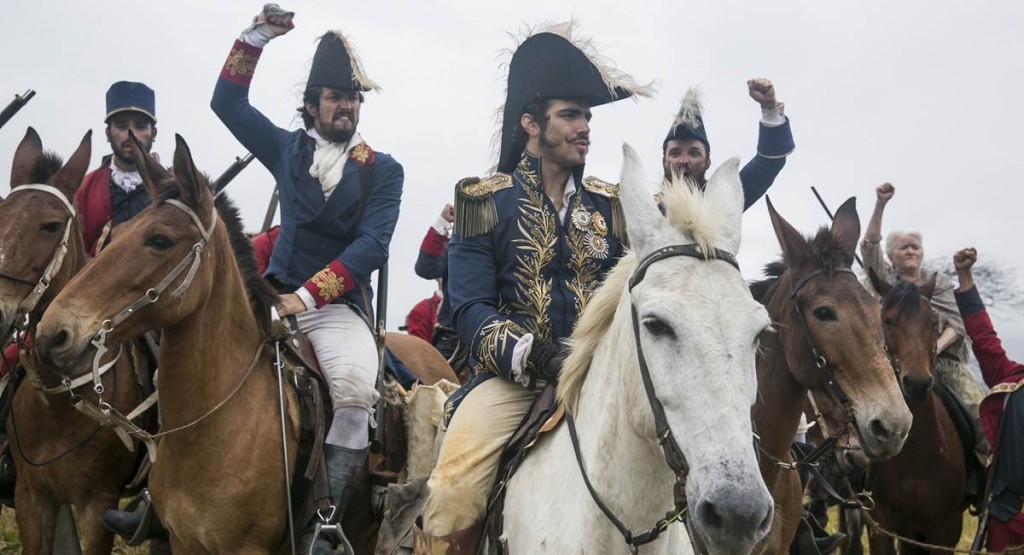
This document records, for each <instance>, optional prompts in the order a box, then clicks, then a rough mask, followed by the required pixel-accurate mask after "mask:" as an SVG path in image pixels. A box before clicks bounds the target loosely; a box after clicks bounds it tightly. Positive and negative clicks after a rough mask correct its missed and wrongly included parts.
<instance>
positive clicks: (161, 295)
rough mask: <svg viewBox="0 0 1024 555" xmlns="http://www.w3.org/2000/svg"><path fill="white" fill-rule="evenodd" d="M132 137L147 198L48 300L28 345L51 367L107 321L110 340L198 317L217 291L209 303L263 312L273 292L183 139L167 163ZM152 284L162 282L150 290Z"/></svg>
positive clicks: (68, 364)
mask: <svg viewBox="0 0 1024 555" xmlns="http://www.w3.org/2000/svg"><path fill="white" fill-rule="evenodd" d="M132 140H133V148H132V149H131V151H132V157H133V158H134V159H135V165H136V167H137V168H138V169H139V173H140V174H141V176H142V179H143V183H144V184H145V186H146V188H147V190H148V191H149V194H150V197H151V201H152V202H151V203H150V205H149V206H148V207H147V208H146V209H145V210H143V211H142V212H141V213H139V214H138V215H137V216H136V217H134V218H132V219H131V220H130V221H128V222H126V223H124V224H122V225H121V226H119V228H118V233H116V234H115V235H114V237H113V240H112V241H111V243H110V244H109V245H108V246H107V247H106V248H105V249H104V250H103V251H102V252H101V253H100V254H99V255H98V256H97V257H96V258H95V259H94V260H93V262H92V263H91V264H89V265H88V266H87V267H86V268H85V269H84V270H83V271H81V272H80V273H79V274H78V275H77V276H75V278H74V279H73V280H72V281H71V283H69V284H68V286H67V288H66V289H65V291H64V292H63V293H62V294H61V295H59V296H58V297H57V298H56V299H55V300H54V303H53V305H52V306H53V307H54V309H55V310H52V311H50V312H48V313H47V314H46V315H45V316H44V317H43V319H42V321H40V323H39V327H38V331H37V335H36V346H37V349H38V350H39V353H40V356H41V357H42V358H43V359H44V361H45V362H47V363H50V364H52V365H53V366H54V367H64V368H65V370H68V371H70V370H72V369H74V368H77V367H79V366H80V365H81V364H83V363H84V362H86V361H88V360H90V358H91V349H90V340H92V339H93V338H94V337H95V336H96V335H97V333H98V332H99V331H100V330H101V329H103V328H104V327H106V328H111V326H112V329H110V331H109V333H108V334H107V341H108V343H109V344H116V343H117V342H119V341H123V340H125V339H128V338H132V337H136V336H138V335H140V334H142V333H145V332H146V331H149V330H155V329H162V328H170V327H173V326H175V325H178V324H180V323H182V322H183V321H184V320H186V319H188V318H191V317H198V315H199V314H201V313H202V312H203V311H204V310H206V309H207V308H208V307H209V302H210V301H211V299H220V301H219V302H220V303H221V304H220V305H218V306H221V305H223V306H227V305H226V304H225V303H228V302H232V303H233V302H238V303H239V304H242V305H244V304H246V303H247V302H251V303H252V304H253V305H255V304H259V305H260V308H259V310H260V311H261V312H262V314H263V315H264V318H265V315H266V314H268V312H267V310H268V307H269V305H271V304H272V303H273V299H274V298H275V295H274V293H273V291H272V290H271V289H269V286H268V285H267V284H266V283H265V282H264V281H263V280H262V278H260V277H259V275H258V274H257V273H256V271H255V262H254V261H253V254H252V246H251V243H249V241H248V239H247V238H246V236H245V235H244V233H243V232H242V228H241V222H240V219H239V217H238V212H237V210H235V209H234V207H233V206H231V204H230V202H229V201H227V199H226V197H221V198H220V199H218V200H216V201H215V199H214V196H213V193H212V192H211V190H210V186H209V182H208V181H207V178H206V177H205V176H204V175H203V174H202V173H200V172H199V171H198V170H197V169H196V167H195V164H194V163H193V161H192V154H191V152H190V151H189V148H188V145H187V144H186V143H185V141H184V139H182V138H181V137H180V136H178V137H176V140H177V145H176V149H175V154H174V166H173V172H167V171H166V170H165V169H164V168H162V167H161V166H160V165H159V164H158V163H157V162H156V161H155V160H153V159H152V158H151V157H150V156H147V155H145V154H144V152H145V150H144V149H143V148H141V147H140V145H139V144H138V142H137V141H135V138H134V136H132ZM215 204H216V206H217V209H216V210H215V208H214V207H215ZM206 233H209V234H210V235H209V240H206V239H205V238H204V234H206ZM190 253H197V254H196V255H191V254H190ZM190 256H192V258H191V259H190ZM235 256H238V258H239V263H237V264H236V262H235ZM239 268H241V270H239ZM176 272H177V273H176ZM175 273H176V274H175ZM243 273H244V274H245V277H244V278H243V277H242V274H243ZM243 279H244V280H245V281H244V282H243ZM167 280H169V281H167ZM165 282H166V283H165ZM161 283H165V285H166V287H165V288H164V289H163V290H162V291H158V289H160V287H159V286H160V284H161ZM254 290H255V291H256V293H257V295H256V296H255V297H254V296H252V295H251V293H252V292H253V291H254ZM246 293H250V297H249V299H248V300H247V299H246V296H245V295H246ZM147 296H149V297H150V298H155V300H154V301H153V302H151V303H148V304H142V305H141V306H139V307H138V308H137V309H136V310H134V311H132V313H131V314H130V315H127V316H126V317H125V318H123V321H121V322H116V321H113V322H111V321H112V320H115V319H116V316H117V315H119V314H122V315H124V314H125V309H127V308H128V307H129V306H132V305H133V303H136V302H138V301H140V299H144V298H146V297H147ZM233 306H239V305H238V304H235V305H233ZM254 310H255V308H254ZM51 313H52V314H51ZM195 339H196V340H197V341H199V340H202V339H201V338H198V337H197V338H195Z"/></svg>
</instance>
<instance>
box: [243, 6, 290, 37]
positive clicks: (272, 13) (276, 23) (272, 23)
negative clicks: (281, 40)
mask: <svg viewBox="0 0 1024 555" xmlns="http://www.w3.org/2000/svg"><path fill="white" fill-rule="evenodd" d="M294 17H295V12H286V11H284V10H283V9H281V6H278V5H277V4H264V5H263V11H261V12H260V13H259V15H257V16H256V17H254V18H252V25H253V27H259V26H260V25H266V28H267V30H268V31H270V33H271V34H272V35H273V36H275V37H279V36H281V35H283V34H285V33H287V32H288V31H291V30H292V29H294V28H295V23H293V22H292V19H293V18H294Z"/></svg>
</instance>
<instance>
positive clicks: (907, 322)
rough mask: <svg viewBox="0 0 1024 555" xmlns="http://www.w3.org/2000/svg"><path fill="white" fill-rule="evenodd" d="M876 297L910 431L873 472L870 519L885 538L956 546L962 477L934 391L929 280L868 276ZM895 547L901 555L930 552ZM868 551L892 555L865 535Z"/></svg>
mask: <svg viewBox="0 0 1024 555" xmlns="http://www.w3.org/2000/svg"><path fill="white" fill-rule="evenodd" d="M869 276H870V277H871V281H872V284H873V285H874V286H875V289H876V290H877V291H878V292H879V293H881V294H882V323H883V328H884V330H885V344H886V346H887V347H888V349H889V355H890V357H891V359H892V362H893V366H894V367H895V368H896V369H897V371H898V373H899V375H900V383H901V384H902V386H903V394H904V398H905V399H906V401H907V405H908V406H909V407H910V412H911V414H913V415H914V427H913V428H912V429H911V430H910V434H909V435H908V436H907V441H906V443H905V444H904V445H903V449H902V450H901V451H900V453H899V455H896V456H895V457H893V458H891V459H888V460H886V461H883V462H881V463H878V464H876V465H874V466H873V467H872V468H871V471H870V475H869V479H868V480H869V481H868V487H869V489H870V490H871V491H872V492H873V497H874V500H875V509H874V510H873V511H871V515H872V517H873V518H874V519H875V520H876V521H877V522H878V524H879V525H880V526H881V527H882V528H884V529H886V530H889V531H891V532H895V533H896V534H899V535H901V536H904V537H907V538H911V539H913V540H917V541H921V542H925V543H930V544H936V545H943V546H946V547H951V548H952V547H955V546H956V544H957V542H958V541H959V540H960V531H961V527H962V525H963V507H964V506H963V502H964V493H965V489H966V479H967V471H966V467H965V462H964V451H963V447H962V445H961V443H960V438H959V436H958V434H957V431H956V428H955V427H954V424H953V420H952V419H951V418H950V416H949V413H948V412H946V408H945V406H944V405H943V403H942V401H941V400H940V399H939V397H938V395H937V394H936V393H935V392H934V391H933V389H932V386H933V385H934V383H935V379H934V377H933V375H932V363H933V361H934V360H935V339H936V335H935V331H936V327H937V325H938V317H937V316H936V315H935V312H934V311H933V310H932V308H931V303H930V300H931V297H932V293H934V291H935V275H932V278H931V279H930V280H929V281H928V282H927V283H925V284H924V285H923V286H921V288H920V289H919V288H918V287H917V286H916V285H914V284H913V283H910V282H908V281H901V282H899V283H898V284H897V285H895V286H893V285H891V284H889V283H888V282H885V281H884V280H881V279H879V278H878V277H877V276H876V275H875V274H874V272H869ZM929 552H930V551H929V550H922V549H920V548H917V547H914V546H912V545H909V544H901V546H900V553H929ZM871 553H872V554H886V553H892V554H895V553H896V546H895V545H894V543H893V541H892V540H891V539H890V538H889V537H888V536H885V535H883V534H873V535H872V536H871Z"/></svg>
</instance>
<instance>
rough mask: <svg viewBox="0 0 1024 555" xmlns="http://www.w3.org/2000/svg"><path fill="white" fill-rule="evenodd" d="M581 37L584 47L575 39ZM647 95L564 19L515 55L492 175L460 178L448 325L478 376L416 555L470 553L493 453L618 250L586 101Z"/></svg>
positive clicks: (460, 401)
mask: <svg viewBox="0 0 1024 555" xmlns="http://www.w3.org/2000/svg"><path fill="white" fill-rule="evenodd" d="M581 45H582V46H581ZM634 94H642V95H647V94H648V91H647V90H646V88H644V87H640V86H638V85H637V84H636V83H635V82H634V81H633V79H632V78H630V77H629V76H628V75H625V74H623V73H621V72H618V71H616V70H614V69H613V68H610V67H609V66H608V64H606V63H603V62H602V61H601V59H600V58H599V57H598V56H597V54H596V52H593V50H592V48H591V47H590V46H589V42H583V41H577V40H576V38H575V37H574V36H573V26H572V24H571V23H570V24H563V25H558V26H552V27H550V28H547V29H544V30H543V31H541V32H537V33H535V34H532V35H531V36H529V37H527V38H526V39H525V40H524V41H522V43H521V44H520V45H519V46H518V48H517V49H516V51H515V53H514V54H513V55H512V59H511V61H510V62H509V74H508V89H507V96H506V101H505V106H504V113H503V120H502V126H501V151H500V154H499V160H498V171H499V172H501V173H498V174H496V175H493V176H491V177H487V178H484V179H478V178H467V179H463V180H462V181H460V182H459V183H458V185H456V190H455V195H456V209H455V213H456V218H455V229H454V233H453V235H452V238H451V241H450V245H449V265H450V266H449V267H450V269H451V271H450V272H449V285H448V289H449V295H450V298H451V302H452V310H453V323H454V326H455V330H456V333H457V334H458V336H459V338H460V339H461V341H462V342H463V343H464V344H465V345H467V346H468V347H469V349H470V353H471V356H472V358H473V365H474V370H475V372H476V374H475V376H474V377H473V378H472V379H471V380H470V381H469V382H468V383H467V384H466V385H465V386H463V387H462V388H460V390H459V391H457V392H456V393H455V394H454V395H453V396H452V398H451V399H450V400H449V407H448V412H449V414H450V411H451V410H452V407H453V406H455V405H458V410H457V411H456V412H455V413H454V416H452V418H451V421H450V423H449V424H448V429H447V434H446V436H445V440H444V443H443V445H442V446H441V451H440V455H439V459H438V463H437V466H436V467H435V469H434V471H433V473H432V474H431V477H430V481H429V487H430V495H429V497H428V499H427V501H426V506H425V507H424V511H423V527H422V530H420V529H419V528H417V529H415V552H416V553H432V554H433V553H472V552H475V548H476V546H477V545H478V543H479V541H480V539H481V533H482V524H483V517H484V516H485V512H486V503H487V497H488V493H489V492H490V491H491V488H492V486H493V484H494V481H495V474H496V471H497V466H498V459H499V456H500V454H501V452H502V449H503V448H504V447H505V444H506V443H507V441H508V440H509V438H510V436H511V435H512V434H513V433H514V432H515V430H516V427H517V426H518V425H519V423H520V421H521V420H522V419H523V416H524V415H525V413H526V412H527V411H528V410H529V407H530V405H531V403H532V402H533V400H534V398H535V396H536V394H537V392H538V386H539V385H540V384H543V383H545V382H551V381H553V380H556V379H557V378H558V375H559V371H560V367H561V359H562V345H561V343H560V342H561V341H562V340H563V339H565V338H566V337H568V336H569V335H570V333H571V332H572V330H573V328H574V327H575V325H576V322H577V318H578V316H579V315H580V313H581V312H582V311H583V308H584V306H586V304H587V301H588V300H589V298H590V296H591V294H592V293H593V292H594V291H595V290H596V289H597V287H598V285H599V283H600V280H601V279H602V277H603V276H604V274H605V273H606V272H607V271H608V270H609V269H610V268H611V267H612V266H613V265H614V264H615V262H616V260H617V259H618V257H619V256H620V255H621V254H622V253H623V250H624V241H625V223H624V220H623V217H622V208H621V206H620V205H619V200H618V186H617V185H612V184H608V183H605V182H603V181H600V180H598V179H595V178H593V177H586V178H584V177H583V166H584V162H585V161H586V156H587V151H588V150H589V144H590V123H589V122H590V117H591V111H590V109H591V108H592V107H594V106H599V105H602V104H607V103H609V102H614V101H616V100H621V99H623V98H627V97H630V96H632V95H634Z"/></svg>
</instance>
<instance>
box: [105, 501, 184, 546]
mask: <svg viewBox="0 0 1024 555" xmlns="http://www.w3.org/2000/svg"><path fill="white" fill-rule="evenodd" d="M103 526H105V527H106V528H107V530H110V531H111V532H114V533H115V534H117V535H119V536H122V537H124V538H125V539H126V542H127V543H128V545H141V544H142V542H144V541H146V540H164V539H167V537H168V534H167V529H166V528H164V527H163V525H162V524H160V518H159V517H158V516H157V515H156V509H154V508H153V501H152V499H151V498H150V497H149V490H148V489H143V490H142V491H141V492H139V494H138V495H137V496H135V499H132V500H131V501H130V502H129V503H128V506H127V507H125V510H123V511H106V512H104V513H103Z"/></svg>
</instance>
